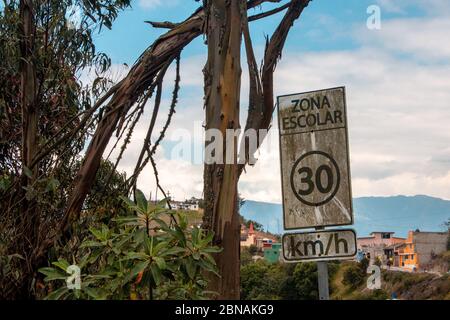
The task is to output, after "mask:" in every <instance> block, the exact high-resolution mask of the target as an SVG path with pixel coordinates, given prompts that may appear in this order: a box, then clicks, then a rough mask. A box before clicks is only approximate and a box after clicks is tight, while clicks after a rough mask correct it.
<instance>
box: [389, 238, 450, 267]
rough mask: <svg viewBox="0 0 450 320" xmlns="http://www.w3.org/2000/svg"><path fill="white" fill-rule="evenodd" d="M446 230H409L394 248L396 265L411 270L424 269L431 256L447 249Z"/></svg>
mask: <svg viewBox="0 0 450 320" xmlns="http://www.w3.org/2000/svg"><path fill="white" fill-rule="evenodd" d="M447 239H448V232H420V231H418V230H417V231H409V232H408V238H407V239H406V241H405V243H403V244H401V245H400V246H398V247H397V248H396V249H395V254H396V255H398V266H399V267H403V268H408V269H412V270H419V269H425V268H426V265H427V264H428V263H429V262H430V260H431V259H432V258H433V256H436V255H438V254H440V253H442V252H444V251H445V250H446V249H447Z"/></svg>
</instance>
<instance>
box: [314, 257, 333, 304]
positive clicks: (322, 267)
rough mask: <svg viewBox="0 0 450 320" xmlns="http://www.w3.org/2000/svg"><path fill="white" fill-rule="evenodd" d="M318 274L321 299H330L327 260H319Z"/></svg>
mask: <svg viewBox="0 0 450 320" xmlns="http://www.w3.org/2000/svg"><path fill="white" fill-rule="evenodd" d="M317 276H318V280H319V299H320V300H330V290H329V288H328V265H327V262H326V261H317Z"/></svg>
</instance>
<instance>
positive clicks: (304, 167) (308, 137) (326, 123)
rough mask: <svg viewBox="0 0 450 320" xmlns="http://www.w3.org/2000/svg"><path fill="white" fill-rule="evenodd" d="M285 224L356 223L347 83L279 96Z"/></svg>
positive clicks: (289, 227) (287, 226) (290, 226)
mask: <svg viewBox="0 0 450 320" xmlns="http://www.w3.org/2000/svg"><path fill="white" fill-rule="evenodd" d="M278 125H279V130H280V158H281V178H282V189H283V221H284V228H285V229H286V230H292V229H304V228H317V227H325V226H342V225H350V224H353V209H352V196H351V185H350V168H349V156H348V153H349V152H348V134H347V115H346V102H345V88H344V87H339V88H333V89H326V90H320V91H312V92H306V93H299V94H292V95H286V96H280V97H278Z"/></svg>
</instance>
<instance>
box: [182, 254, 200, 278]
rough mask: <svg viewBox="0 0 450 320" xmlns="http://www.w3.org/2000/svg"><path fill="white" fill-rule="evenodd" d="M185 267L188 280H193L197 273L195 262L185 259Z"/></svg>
mask: <svg viewBox="0 0 450 320" xmlns="http://www.w3.org/2000/svg"><path fill="white" fill-rule="evenodd" d="M185 266H186V272H187V274H188V276H189V278H191V279H194V278H195V273H196V271H197V266H196V264H195V262H194V261H193V260H192V259H187V260H186V262H185Z"/></svg>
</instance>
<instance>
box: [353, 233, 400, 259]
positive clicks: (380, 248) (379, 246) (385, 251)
mask: <svg viewBox="0 0 450 320" xmlns="http://www.w3.org/2000/svg"><path fill="white" fill-rule="evenodd" d="M394 234H395V233H394V232H388V231H374V232H372V233H371V234H370V236H369V237H360V238H358V239H357V247H358V251H360V252H362V253H364V254H365V256H366V257H367V258H368V259H369V260H370V261H371V263H374V262H375V261H376V259H377V258H378V259H379V260H380V261H381V262H382V263H386V262H387V260H388V259H390V258H393V257H394V248H395V247H396V246H398V245H400V244H403V243H404V242H405V241H406V239H405V238H399V237H394Z"/></svg>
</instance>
